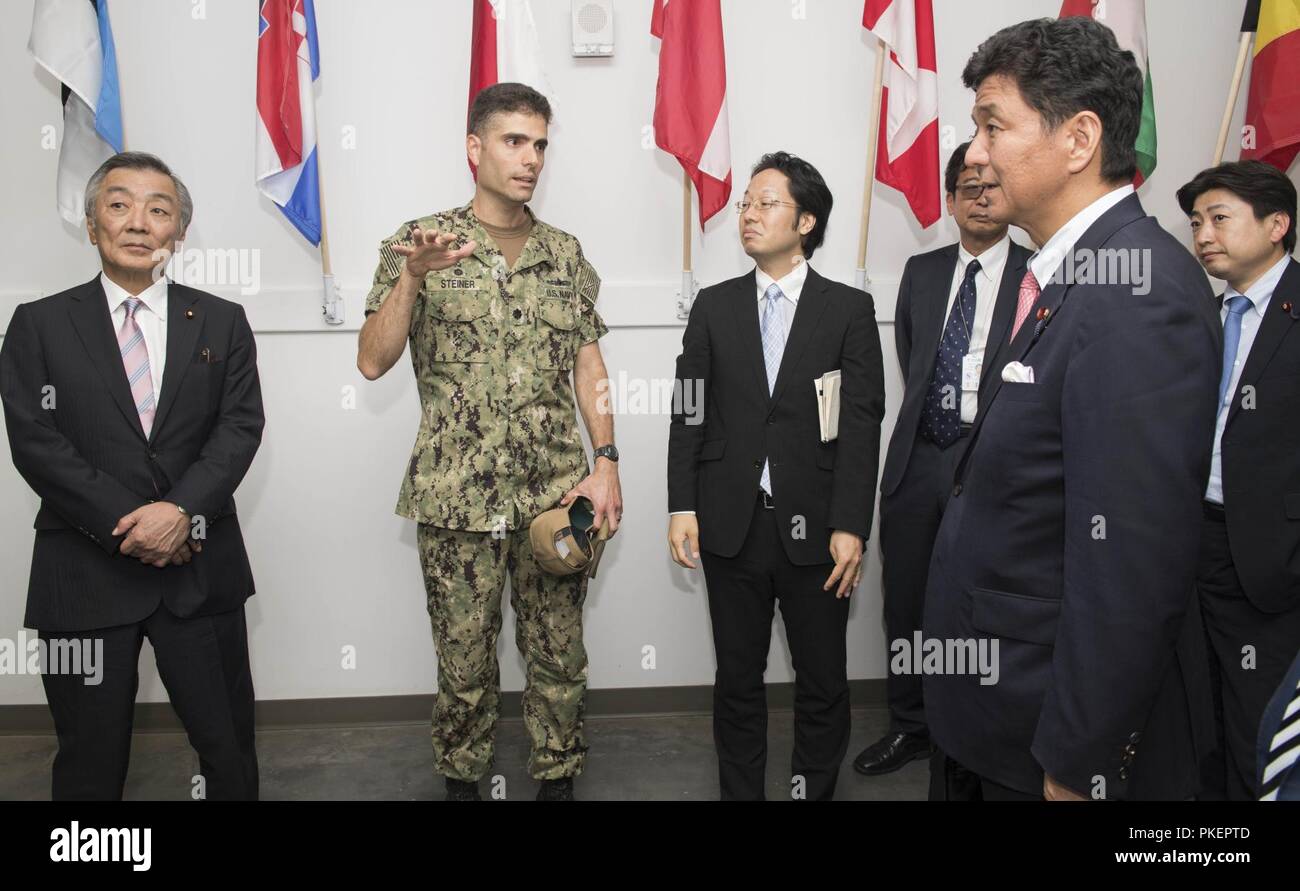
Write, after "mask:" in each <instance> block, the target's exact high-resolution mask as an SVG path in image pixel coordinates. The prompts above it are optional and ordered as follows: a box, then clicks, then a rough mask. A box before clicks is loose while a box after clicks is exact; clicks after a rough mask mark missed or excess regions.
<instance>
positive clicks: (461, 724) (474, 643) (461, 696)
mask: <svg viewBox="0 0 1300 891" xmlns="http://www.w3.org/2000/svg"><path fill="white" fill-rule="evenodd" d="M416 537H417V540H418V544H419V548H420V562H421V564H422V566H423V569H424V586H425V591H426V593H427V595H428V605H429V618H430V620H431V621H432V625H433V644H434V648H435V649H436V650H437V653H438V698H437V701H436V702H435V703H434V707H433V758H434V767H435V768H436V769H437V771H438V772H439V773H441V774H443V775H444V776H447V777H451V778H452V779H457V780H478V779H479V778H481V777H482V776H484V775H485V774H486V773H487V771H488V769H489V768H490V767H491V766H492V761H493V746H494V741H495V739H494V738H495V734H496V724H497V718H498V716H499V715H500V703H501V670H500V666H499V665H498V663H497V635H498V633H500V631H501V589H502V587H503V586H504V584H505V581H506V575H507V573H508V574H509V576H510V592H511V593H510V605H511V606H512V607H514V610H515V617H516V622H515V642H516V644H517V645H518V647H519V652H520V654H521V655H522V656H523V657H524V666H525V674H526V679H527V680H526V685H525V688H524V696H523V711H524V726H525V728H526V729H527V730H528V735H529V737H530V739H531V741H532V751H531V753H530V755H529V758H528V771H529V773H530V774H531V775H532V776H533V777H534V778H536V779H559V778H561V777H572V776H577V775H578V774H579V773H581V772H582V768H583V765H584V763H585V761H586V754H587V746H586V742H585V739H584V737H583V732H582V720H583V705H584V700H585V698H586V692H587V650H586V648H585V647H584V646H583V644H582V605H583V601H584V600H585V599H586V596H587V577H586V575H585V574H581V573H580V574H577V575H567V576H557V575H551V574H549V573H547V572H546V571H544V570H543V569H542V568H541V567H540V566H538V564H537V561H536V560H535V559H534V558H533V551H532V547H531V546H530V545H529V542H528V529H527V527H525V528H523V529H519V530H512V531H508V532H506V533H505V534H504V537H500V538H498V537H494V536H493V534H492V533H491V532H462V531H459V530H455V529H443V528H441V527H438V526H432V525H430V524H427V523H421V524H419V531H418V533H417V536H416Z"/></svg>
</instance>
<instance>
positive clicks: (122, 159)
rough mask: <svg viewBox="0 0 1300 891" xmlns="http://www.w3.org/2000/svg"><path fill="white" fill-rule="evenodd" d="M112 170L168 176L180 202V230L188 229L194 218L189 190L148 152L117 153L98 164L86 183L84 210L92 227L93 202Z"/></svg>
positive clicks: (159, 159)
mask: <svg viewBox="0 0 1300 891" xmlns="http://www.w3.org/2000/svg"><path fill="white" fill-rule="evenodd" d="M114 170H152V171H153V172H155V173H161V174H162V175H163V176H170V177H171V180H172V185H173V186H175V187H176V200H177V201H179V202H180V212H181V226H180V229H181V231H182V232H184V231H185V230H186V229H188V228H189V227H190V220H192V219H193V218H194V199H193V198H191V197H190V190H189V189H187V188H185V183H183V182H181V178H180V177H179V176H177V175H176V174H174V173H172V169H171V168H170V167H168V166H167V165H166V164H165V163H163V159H162V158H160V157H158V156H157V155H151V154H149V153H148V152H118V153H117V154H116V155H113V156H112V157H111V158H109V159H108V160H107V161H105V162H104V163H103V164H100V165H99V169H98V170H96V171H95V172H94V173H92V174H91V175H90V179H89V180H87V182H86V207H85V210H86V219H88V220H90V223H91V225H92V226H93V225H94V223H95V202H96V201H98V200H99V190H100V189H101V188H102V187H103V185H104V179H105V178H106V177H107V176H108V175H109V173H111V172H112V171H114Z"/></svg>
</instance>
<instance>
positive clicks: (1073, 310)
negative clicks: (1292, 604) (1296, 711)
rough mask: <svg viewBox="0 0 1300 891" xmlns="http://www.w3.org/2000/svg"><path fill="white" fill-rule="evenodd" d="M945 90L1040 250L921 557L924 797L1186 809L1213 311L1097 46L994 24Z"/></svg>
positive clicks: (1086, 30) (1135, 116) (1135, 93)
mask: <svg viewBox="0 0 1300 891" xmlns="http://www.w3.org/2000/svg"><path fill="white" fill-rule="evenodd" d="M962 79H963V81H964V82H965V84H966V86H967V87H970V88H973V89H974V90H975V91H976V95H975V108H974V119H975V121H976V124H977V128H978V129H977V135H976V137H975V139H974V141H973V143H972V145H971V147H970V149H969V150H968V151H967V153H966V163H968V164H972V165H975V166H979V167H987V168H988V169H989V178H990V179H991V180H992V181H995V182H998V183H1000V184H1001V187H1002V189H1001V191H1002V199H1003V203H1000V204H999V205H996V207H997V208H998V211H997V212H998V214H999V215H1000V216H1001V217H1003V218H1004V219H1005V220H1006V221H1007V222H1009V223H1013V224H1015V225H1018V226H1020V227H1022V228H1023V229H1024V230H1025V231H1026V232H1027V233H1028V234H1029V236H1030V238H1031V239H1033V241H1034V243H1035V244H1037V245H1039V246H1040V247H1039V250H1038V251H1037V253H1035V254H1034V255H1033V257H1031V258H1030V260H1029V262H1028V264H1027V266H1028V268H1027V270H1026V273H1025V277H1024V279H1023V280H1022V282H1021V287H1020V293H1019V295H1018V300H1017V305H1016V315H1015V317H1014V318H1013V319H1012V322H1011V332H1010V344H1011V347H1010V350H1009V352H1008V353H1007V354H1006V358H1007V362H1006V364H1005V365H1004V366H1003V367H1002V368H1001V369H998V371H997V373H998V376H999V385H998V386H997V387H996V389H994V390H993V391H992V393H991V394H990V396H989V399H988V400H987V401H986V402H985V404H983V405H981V406H980V414H979V417H977V418H976V421H975V426H974V429H973V430H972V431H971V434H970V436H969V444H968V445H967V447H966V452H965V454H964V455H963V457H962V459H961V460H960V461H959V462H958V466H957V472H956V479H955V482H954V484H953V489H952V493H951V497H950V499H949V501H948V507H947V509H946V510H945V512H944V516H943V521H942V523H941V525H940V528H939V536H938V539H937V540H936V543H935V549H934V556H933V559H932V560H931V563H930V576H929V586H928V588H927V590H926V595H925V618H924V624H923V630H924V634H925V638H926V647H927V655H933V656H934V660H933V661H934V663H937V664H935V665H933V666H932V667H933V668H934V669H935V671H934V673H927V674H926V676H925V707H926V718H927V719H928V720H929V722H930V730H931V734H932V735H933V738H934V741H935V743H936V745H937V747H938V749H939V752H938V753H937V755H936V757H935V759H934V761H933V762H932V774H931V780H932V782H931V794H932V796H933V797H934V798H938V799H961V798H982V799H986V800H987V799H993V798H1000V799H1041V798H1047V799H1049V800H1062V799H1078V798H1106V799H1147V798H1176V799H1182V798H1187V797H1189V796H1191V795H1192V794H1194V793H1195V791H1196V788H1197V782H1198V769H1197V765H1198V760H1199V758H1200V757H1201V755H1202V754H1204V751H1203V750H1202V749H1201V748H1200V747H1199V746H1198V745H1197V739H1196V733H1195V727H1196V722H1197V721H1198V720H1204V719H1205V717H1206V716H1207V713H1206V712H1203V711H1200V710H1199V709H1198V708H1196V705H1197V703H1199V701H1200V700H1199V699H1198V698H1197V697H1198V689H1199V693H1200V694H1202V695H1205V691H1204V687H1203V684H1204V676H1205V661H1204V660H1205V652H1204V639H1203V636H1202V634H1203V633H1202V631H1201V628H1200V625H1199V622H1197V621H1196V618H1197V614H1196V610H1195V609H1194V598H1195V592H1194V589H1193V573H1194V567H1195V561H1196V552H1197V547H1198V538H1199V533H1200V519H1201V498H1202V494H1203V492H1204V489H1205V480H1206V477H1207V474H1208V473H1209V465H1210V449H1209V437H1210V436H1211V434H1212V432H1213V430H1214V405H1215V393H1216V390H1217V388H1218V379H1219V356H1220V351H1221V348H1222V335H1221V331H1220V328H1219V325H1218V320H1217V319H1216V318H1215V315H1214V306H1213V294H1212V292H1211V291H1210V288H1209V285H1208V284H1207V283H1206V281H1205V276H1204V274H1203V273H1202V272H1201V270H1200V269H1199V268H1198V267H1197V265H1196V263H1195V261H1194V259H1193V258H1192V257H1191V256H1190V255H1189V254H1188V253H1187V251H1186V250H1185V249H1184V248H1183V247H1182V245H1180V244H1179V243H1178V242H1177V240H1175V239H1174V238H1173V237H1172V236H1171V235H1169V233H1167V232H1165V231H1164V230H1163V229H1161V228H1160V225H1159V224H1158V223H1157V222H1156V220H1155V219H1153V218H1151V217H1148V216H1147V215H1146V214H1145V212H1144V211H1143V210H1142V205H1141V203H1140V202H1139V201H1138V198H1137V195H1136V194H1135V193H1134V190H1133V186H1132V184H1131V181H1132V179H1133V177H1134V174H1135V172H1136V155H1135V153H1134V149H1133V146H1134V141H1135V139H1136V137H1137V133H1138V128H1139V123H1140V119H1141V110H1142V85H1143V74H1142V72H1141V71H1139V69H1138V67H1137V64H1136V62H1135V61H1134V58H1133V54H1132V53H1130V52H1128V51H1125V50H1121V49H1120V48H1119V46H1118V44H1117V43H1116V41H1115V36H1114V34H1113V33H1112V32H1111V30H1110V29H1109V28H1107V27H1106V26H1105V25H1102V24H1100V23H1098V22H1095V21H1093V20H1092V19H1088V18H1067V19H1060V20H1056V19H1041V20H1036V21H1027V22H1022V23H1020V24H1018V25H1013V26H1011V27H1008V28H1005V29H1003V30H1002V31H999V32H998V33H997V34H995V35H994V36H993V37H991V38H989V39H988V40H987V41H985V42H984V43H983V44H982V45H981V46H980V47H979V49H978V50H976V52H975V53H974V54H973V55H972V56H971V58H970V60H969V61H968V63H967V65H966V69H965V71H964V72H963V74H962ZM935 648H937V649H935ZM973 656H978V659H977V661H978V663H979V669H980V670H978V671H972V670H971V664H972V657H973ZM986 657H991V658H988V659H987V661H986ZM986 665H987V666H988V667H989V668H991V670H990V671H985V670H984V669H985V667H986ZM1198 684H1200V685H1201V686H1200V687H1199V688H1198V686H1197V685H1198ZM1206 705H1207V706H1208V696H1207V700H1206Z"/></svg>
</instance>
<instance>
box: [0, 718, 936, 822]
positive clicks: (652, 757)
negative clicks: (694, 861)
mask: <svg viewBox="0 0 1300 891" xmlns="http://www.w3.org/2000/svg"><path fill="white" fill-rule="evenodd" d="M887 720H888V715H887V712H886V711H885V710H884V709H880V708H859V709H854V710H853V735H852V738H851V740H850V743H849V751H848V756H847V758H846V760H845V763H844V767H843V769H842V770H841V772H840V779H839V785H838V788H837V789H836V798H837V799H839V800H845V801H870V800H920V799H924V798H925V795H926V789H927V784H928V782H929V776H930V774H929V765H928V762H926V761H914V762H912V763H911V764H909V765H907V766H906V767H905V768H903V769H902V770H900V771H897V772H896V773H892V774H888V775H886V776H882V777H863V776H859V775H858V774H857V773H856V772H854V770H853V767H852V764H851V761H852V759H853V757H854V756H855V755H856V754H857V753H858V752H859V751H861V750H862V748H863V747H865V746H867V745H869V744H870V743H872V742H874V741H875V740H876V739H877V738H879V736H880V735H881V734H882V733H883V732H884V730H885V727H886V724H887ZM792 731H793V717H792V715H791V713H790V712H789V711H773V712H772V713H771V715H770V716H769V719H768V765H767V766H768V787H767V796H768V798H769V799H771V800H784V799H788V798H789V796H790V786H789V781H788V778H785V777H784V776H783V775H788V771H789V764H790V751H791V748H792V745H793V743H792ZM587 743H588V746H589V752H588V756H587V768H586V771H585V772H584V773H583V775H582V776H581V777H579V778H578V780H577V782H576V783H575V785H574V791H575V794H576V796H577V797H578V798H579V799H586V800H647V801H648V800H660V801H666V800H677V801H707V800H713V799H716V798H717V797H718V780H717V762H716V760H715V758H714V751H713V732H712V722H711V719H710V718H709V716H708V715H673V716H667V717H665V716H653V717H589V718H588V719H587ZM54 752H55V741H54V738H53V737H52V736H0V800H8V801H13V800H30V801H35V800H42V799H48V798H49V795H50V765H51V763H52V762H53V759H54ZM257 755H258V761H259V764H260V767H261V788H262V798H263V799H287V800H394V799H395V800H407V801H424V800H431V799H441V798H442V794H443V784H442V779H441V777H438V776H436V775H434V773H433V771H432V769H431V767H430V761H431V754H430V749H429V728H428V725H427V724H423V723H421V724H415V723H411V724H389V725H366V726H354V727H334V728H321V727H313V728H308V729H294V730H265V731H259V732H258V734H257ZM527 759H528V737H527V734H526V733H525V732H524V727H523V722H522V721H520V720H518V719H515V720H503V721H502V722H501V723H500V725H499V726H498V728H497V755H496V765H495V767H494V768H493V771H492V775H493V776H499V777H502V778H503V779H504V792H505V797H506V798H507V799H531V798H532V797H533V796H534V795H535V794H536V792H537V784H536V782H535V781H533V780H532V779H531V778H530V777H529V776H528V773H527V771H526V770H525V767H524V765H525V762H526V761H527ZM197 772H198V759H197V757H196V756H195V755H194V752H193V750H191V749H190V747H189V743H188V742H187V741H186V739H185V736H184V734H181V733H137V734H136V735H135V738H134V740H133V741H132V751H131V769H130V773H129V774H128V776H127V781H126V798H128V799H147V800H166V799H181V800H183V799H187V798H189V797H190V777H191V776H193V775H194V774H196V773H197ZM497 783H498V784H500V783H501V781H500V780H498V781H497ZM480 790H481V792H482V794H483V795H484V796H485V797H487V796H488V795H489V794H490V793H491V790H492V784H491V782H490V781H489V779H485V780H484V782H482V783H480Z"/></svg>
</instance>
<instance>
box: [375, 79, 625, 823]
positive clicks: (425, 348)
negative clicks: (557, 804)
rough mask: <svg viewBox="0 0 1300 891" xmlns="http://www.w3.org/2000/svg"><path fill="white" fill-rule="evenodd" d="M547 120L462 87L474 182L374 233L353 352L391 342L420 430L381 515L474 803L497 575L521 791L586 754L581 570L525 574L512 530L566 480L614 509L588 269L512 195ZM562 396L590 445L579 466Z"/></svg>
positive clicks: (494, 699)
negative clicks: (392, 532)
mask: <svg viewBox="0 0 1300 891" xmlns="http://www.w3.org/2000/svg"><path fill="white" fill-rule="evenodd" d="M550 116H551V111H550V106H549V104H548V103H547V101H546V99H545V97H543V96H542V95H541V94H539V93H537V92H536V91H534V90H532V89H531V88H529V87H526V86H524V85H522V84H498V85H496V86H493V87H489V88H488V89H486V90H484V91H482V92H481V93H480V94H479V95H478V97H477V98H476V99H475V102H474V106H473V108H472V110H471V113H470V121H469V129H470V132H469V134H468V136H467V137H466V148H467V152H468V154H469V157H470V160H471V162H473V163H474V164H475V166H476V168H477V171H478V178H477V186H476V189H475V193H474V198H473V200H472V201H471V202H470V203H469V204H467V205H465V206H464V207H461V208H457V209H455V210H450V211H445V212H443V213H438V214H433V215H432V216H428V217H422V218H421V219H418V220H414V221H412V222H409V223H406V224H405V225H403V226H402V227H401V228H400V229H398V231H397V232H396V233H394V234H393V235H392V236H391V237H389V238H387V239H385V240H384V242H383V243H382V244H381V245H380V251H379V253H380V261H379V268H378V269H377V270H376V272H375V280H374V287H373V288H371V290H370V294H369V295H368V296H367V298H366V316H367V319H366V323H365V326H364V327H363V328H362V331H361V337H360V348H359V351H358V359H357V365H358V368H359V369H360V370H361V372H362V373H363V374H364V375H365V376H366V377H367V378H368V379H371V380H374V379H375V378H377V377H379V376H380V375H382V374H384V373H385V372H386V371H387V370H388V369H389V368H391V367H392V366H393V365H394V364H395V363H396V362H397V360H398V359H399V358H400V357H401V354H402V351H403V349H404V348H405V346H406V343H407V342H408V341H409V342H410V345H411V363H412V365H413V366H414V369H415V377H416V382H417V385H418V388H419V392H420V403H421V416H420V429H419V433H418V435H417V437H416V441H415V448H414V450H413V452H412V454H411V461H410V465H409V467H408V469H407V473H406V476H405V479H404V480H403V482H402V489H401V494H400V496H399V498H398V503H397V513H398V514H399V515H401V516H405V517H410V518H411V519H413V520H415V521H417V522H418V523H419V531H418V535H417V539H418V542H419V550H420V559H421V563H422V566H423V571H424V579H425V588H426V592H427V594H428V608H429V615H430V617H431V619H432V624H433V638H434V646H435V648H436V649H437V653H438V698H437V703H436V705H435V707H434V712H433V751H434V760H435V766H436V768H437V770H438V771H439V772H440V773H442V774H443V775H444V776H445V777H446V782H447V797H448V798H449V799H453V800H462V799H469V800H475V799H477V798H478V797H479V795H478V786H477V781H478V780H479V778H480V777H482V776H483V775H484V774H485V773H486V772H487V771H488V769H489V768H490V767H491V765H492V759H493V737H494V733H495V728H496V721H497V717H498V715H499V703H500V671H499V667H498V664H497V658H496V643H497V634H498V632H499V631H500V630H501V589H502V586H503V584H504V583H505V579H506V575H507V573H508V574H509V575H510V579H511V592H512V594H511V605H512V606H513V607H514V609H515V613H516V616H517V624H516V633H515V637H516V641H517V643H518V646H519V650H520V653H521V654H522V655H523V657H524V662H525V666H526V673H527V686H526V689H525V690H524V695H523V711H524V723H525V726H526V727H527V729H528V734H529V736H530V737H531V740H532V754H531V756H530V758H529V763H528V768H529V772H530V773H531V774H532V776H534V777H535V778H537V779H539V780H541V781H542V788H541V790H540V791H539V793H538V798H539V799H571V798H572V794H573V793H572V778H573V777H574V776H576V775H577V774H579V773H580V772H581V771H582V768H583V762H584V760H585V755H586V744H585V741H584V737H583V729H582V723H583V722H582V717H583V701H584V697H585V694H586V679H587V654H586V650H585V649H584V648H583V644H582V606H583V601H584V599H585V596H586V589H587V578H586V574H585V573H582V574H577V575H568V576H555V575H550V574H548V573H546V572H544V571H543V570H542V569H541V568H540V566H538V564H537V562H536V560H535V559H534V557H533V553H532V548H531V546H530V544H529V539H528V526H529V523H531V522H532V520H533V518H534V517H536V516H537V515H538V514H540V513H542V512H543V511H546V510H549V509H551V508H553V507H556V506H559V505H567V504H569V503H570V502H571V501H572V500H573V499H574V498H575V497H577V496H578V495H585V496H587V497H588V498H590V499H591V500H592V502H593V503H594V505H595V509H596V524H597V525H599V524H600V523H601V522H602V521H603V519H605V518H608V520H609V523H610V527H611V530H615V529H617V527H618V521H619V518H620V516H621V513H622V496H621V493H620V489H619V481H618V470H617V463H616V462H617V460H618V452H617V450H616V449H614V448H613V441H614V430H613V419H612V416H611V414H610V413H609V412H608V411H607V410H598V406H599V405H602V402H601V399H600V394H601V393H602V391H603V390H604V386H602V385H601V381H606V380H607V374H606V371H605V365H604V361H603V360H602V358H601V354H600V346H599V344H598V343H597V340H598V339H599V338H600V337H601V336H603V335H604V334H605V332H606V330H607V329H606V327H605V324H604V322H603V321H601V318H600V316H599V314H597V312H596V306H595V304H596V297H597V294H598V292H599V289H600V279H599V277H598V276H597V275H596V272H595V270H594V269H593V268H592V267H591V264H590V263H588V262H587V260H586V258H585V257H584V256H583V254H582V248H581V246H580V245H579V244H578V240H577V239H576V238H574V237H573V236H572V235H569V234H567V233H565V232H562V231H560V230H559V229H556V228H554V227H552V226H549V225H547V224H546V223H543V222H541V221H540V220H537V219H536V218H535V217H533V215H532V212H531V211H530V210H529V209H528V208H527V207H526V205H525V202H526V201H528V200H529V199H530V198H531V197H532V193H533V190H534V188H535V187H536V184H537V178H538V176H539V175H540V173H541V170H542V166H543V163H544V153H545V149H546V145H547V139H546V134H547V124H548V123H549V122H550ZM570 372H572V374H573V385H572V386H571V385H570V382H569V375H570ZM606 386H607V385H606ZM575 395H576V399H577V402H578V406H579V408H580V409H581V410H582V415H583V420H584V422H585V423H586V425H587V431H588V433H589V435H590V437H591V440H592V443H593V445H595V446H596V455H597V458H596V462H595V469H594V470H593V471H591V472H590V473H589V472H588V465H587V456H586V453H585V451H584V449H583V445H582V440H581V439H580V438H579V434H578V428H577V422H576V418H575V412H574V400H575Z"/></svg>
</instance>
